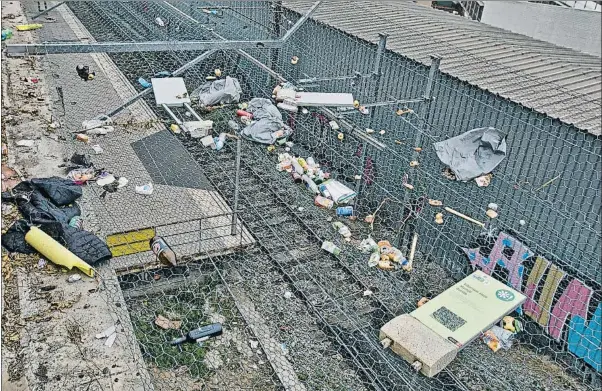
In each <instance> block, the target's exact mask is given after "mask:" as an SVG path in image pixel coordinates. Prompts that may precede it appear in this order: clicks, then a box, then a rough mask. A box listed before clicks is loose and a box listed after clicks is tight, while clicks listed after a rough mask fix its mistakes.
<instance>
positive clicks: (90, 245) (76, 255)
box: [2, 177, 112, 275]
mask: <svg viewBox="0 0 602 391" xmlns="http://www.w3.org/2000/svg"><path fill="white" fill-rule="evenodd" d="M81 196H82V189H81V187H80V186H78V185H77V184H76V183H75V182H73V181H72V180H71V179H65V178H59V177H51V178H37V179H31V180H29V181H24V182H21V183H19V184H18V185H16V186H15V187H14V188H13V189H12V190H10V191H7V192H4V193H2V201H3V202H9V203H13V204H16V205H17V207H18V209H19V211H20V212H21V214H22V216H23V219H21V220H18V221H16V222H15V223H14V224H13V225H12V226H11V227H10V228H9V229H8V231H7V232H6V233H5V234H4V235H2V246H3V247H4V248H6V250H8V251H10V252H18V253H22V254H33V253H35V252H36V250H38V251H39V252H40V253H42V254H44V255H45V256H46V258H48V259H49V260H50V261H52V262H54V263H56V264H60V265H63V266H66V267H68V268H69V269H71V268H72V267H74V266H75V267H78V268H79V269H81V270H82V271H84V273H86V274H88V275H93V272H92V270H91V267H90V266H89V265H93V264H95V263H97V262H100V261H104V260H108V259H110V258H111V256H112V255H111V251H110V250H109V247H108V246H107V245H106V244H105V243H104V242H103V241H102V240H100V239H99V238H98V237H97V236H96V235H94V234H93V233H91V232H88V231H86V230H84V229H82V221H81V217H80V215H81V210H80V208H79V206H78V205H77V203H76V200H77V199H79V198H80V197H81ZM38 227H39V228H38ZM63 246H64V247H63Z"/></svg>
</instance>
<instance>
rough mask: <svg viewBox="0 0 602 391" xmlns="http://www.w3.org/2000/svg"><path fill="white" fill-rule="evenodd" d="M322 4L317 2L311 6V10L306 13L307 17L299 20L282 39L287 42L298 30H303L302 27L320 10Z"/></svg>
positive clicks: (304, 16)
mask: <svg viewBox="0 0 602 391" xmlns="http://www.w3.org/2000/svg"><path fill="white" fill-rule="evenodd" d="M320 3H322V1H316V2H315V3H314V5H312V6H311V8H310V9H308V10H307V12H306V13H305V15H303V16H302V17H301V19H299V20H298V21H297V23H295V24H294V25H293V27H291V28H290V29H289V30H288V31H287V32H286V34H284V37H282V41H283V42H286V41H288V39H289V38H290V37H291V35H293V34H294V33H295V32H296V31H297V30H299V29H300V28H301V26H302V25H303V23H305V21H306V20H307V19H309V17H310V16H311V15H312V14H313V13H314V12H315V11H316V9H317V8H318V6H319V5H320Z"/></svg>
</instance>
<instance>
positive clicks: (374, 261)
mask: <svg viewBox="0 0 602 391" xmlns="http://www.w3.org/2000/svg"><path fill="white" fill-rule="evenodd" d="M359 248H360V250H361V251H362V252H363V253H364V254H368V253H369V254H370V259H369V260H368V265H369V266H371V267H374V266H376V267H378V268H379V269H382V270H398V269H403V270H405V271H407V272H409V271H411V270H412V263H411V262H410V261H409V260H408V259H407V258H406V257H405V256H404V254H403V253H402V252H401V250H399V249H398V248H396V247H393V246H392V245H391V243H390V242H389V241H387V240H381V241H379V242H378V243H376V242H375V241H374V239H372V238H370V237H368V238H366V239H364V240H362V242H361V243H360V246H359Z"/></svg>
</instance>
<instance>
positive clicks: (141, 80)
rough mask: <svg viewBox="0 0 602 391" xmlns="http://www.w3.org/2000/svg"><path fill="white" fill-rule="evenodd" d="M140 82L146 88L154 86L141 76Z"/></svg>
mask: <svg viewBox="0 0 602 391" xmlns="http://www.w3.org/2000/svg"><path fill="white" fill-rule="evenodd" d="M138 83H140V85H141V86H142V87H144V88H149V87H152V84H151V83H149V82H147V81H146V80H144V79H143V78H139V79H138Z"/></svg>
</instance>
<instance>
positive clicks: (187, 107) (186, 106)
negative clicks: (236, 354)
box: [184, 103, 203, 121]
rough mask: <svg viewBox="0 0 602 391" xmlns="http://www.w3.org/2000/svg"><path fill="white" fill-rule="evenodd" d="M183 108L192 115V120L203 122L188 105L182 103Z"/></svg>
mask: <svg viewBox="0 0 602 391" xmlns="http://www.w3.org/2000/svg"><path fill="white" fill-rule="evenodd" d="M184 107H185V108H186V110H188V111H190V114H192V115H193V116H194V118H196V119H197V121H202V120H203V119H202V118H201V116H200V115H198V114H197V112H196V111H194V109H193V108H192V107H190V105H189V104H188V103H184Z"/></svg>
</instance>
